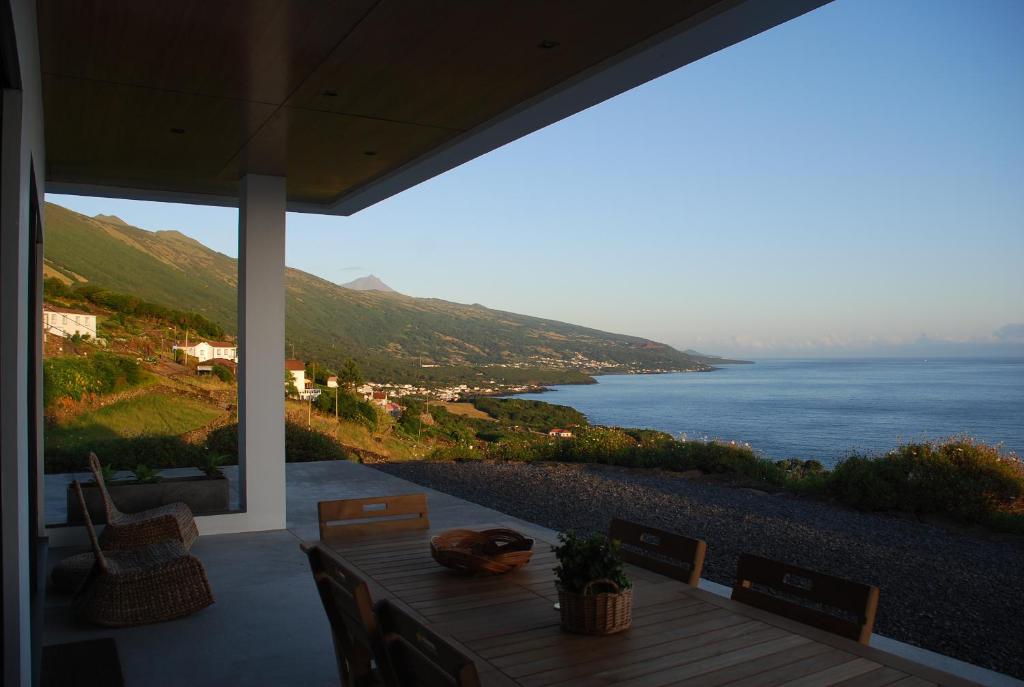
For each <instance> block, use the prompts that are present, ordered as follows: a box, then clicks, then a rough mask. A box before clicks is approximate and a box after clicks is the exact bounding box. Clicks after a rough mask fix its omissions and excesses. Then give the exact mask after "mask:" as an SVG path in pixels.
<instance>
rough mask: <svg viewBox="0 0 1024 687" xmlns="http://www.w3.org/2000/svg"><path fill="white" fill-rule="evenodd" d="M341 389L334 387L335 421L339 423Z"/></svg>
mask: <svg viewBox="0 0 1024 687" xmlns="http://www.w3.org/2000/svg"><path fill="white" fill-rule="evenodd" d="M339 388H340V387H338V386H336V387H334V421H335V422H337V421H338V389H339Z"/></svg>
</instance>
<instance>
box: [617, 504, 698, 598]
mask: <svg viewBox="0 0 1024 687" xmlns="http://www.w3.org/2000/svg"><path fill="white" fill-rule="evenodd" d="M608 536H609V537H610V538H611V539H615V540H617V541H619V543H620V546H621V552H622V559H623V560H624V561H626V562H627V563H632V564H633V565H637V566H640V567H641V568H646V569H647V570H650V571H651V572H656V573H658V574H659V575H664V576H666V577H671V578H672V579H675V580H679V581H680V582H685V583H687V584H688V585H690V586H691V587H696V586H697V583H698V582H700V573H701V571H702V570H703V569H704V556H705V554H706V553H707V549H708V545H707V543H705V542H704V541H703V540H701V539H691V538H690V537H684V536H683V535H681V534H675V533H673V532H666V531H664V530H659V529H657V528H655V527H647V526H645V525H638V524H637V523H635V522H629V521H628V520H620V519H619V518H615V519H614V520H612V524H611V527H609V532H608Z"/></svg>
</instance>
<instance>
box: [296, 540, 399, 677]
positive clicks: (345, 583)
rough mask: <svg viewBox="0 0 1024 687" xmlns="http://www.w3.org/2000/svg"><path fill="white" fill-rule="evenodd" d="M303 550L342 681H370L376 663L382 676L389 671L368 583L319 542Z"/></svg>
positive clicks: (308, 545) (303, 546)
mask: <svg viewBox="0 0 1024 687" xmlns="http://www.w3.org/2000/svg"><path fill="white" fill-rule="evenodd" d="M302 550H303V551H304V552H305V554H306V556H307V557H308V558H309V567H310V569H311V570H312V572H313V580H314V582H316V588H317V591H318V592H319V593H320V601H321V602H322V603H323V606H324V611H325V612H326V613H327V620H328V622H329V623H330V624H331V636H332V638H333V640H334V654H335V658H336V659H337V661H338V673H339V674H340V676H341V682H342V684H345V685H351V684H356V685H359V684H365V683H366V682H368V681H370V679H371V676H372V674H373V663H374V662H376V664H377V667H378V669H379V670H380V672H381V674H382V675H385V674H389V670H390V669H389V666H388V664H387V654H386V653H385V652H384V644H383V640H382V637H381V634H380V627H379V626H378V624H377V617H376V616H375V615H374V612H373V602H372V600H371V598H370V588H369V587H368V586H367V584H366V582H365V581H364V580H363V579H362V578H361V577H359V576H358V575H356V574H355V573H354V572H352V571H351V570H350V569H349V567H348V566H346V565H345V562H344V560H343V559H342V558H341V557H340V556H338V555H337V554H336V553H334V552H333V551H331V550H330V549H328V548H326V547H323V546H320V545H319V544H313V545H310V544H302Z"/></svg>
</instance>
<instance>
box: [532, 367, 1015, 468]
mask: <svg viewBox="0 0 1024 687" xmlns="http://www.w3.org/2000/svg"><path fill="white" fill-rule="evenodd" d="M597 381H598V383H597V384H592V385H586V386H573V385H568V386H555V387H552V391H550V392H547V393H539V394H525V395H522V396H519V398H534V399H538V400H541V401H547V402H548V403H560V404H563V405H569V406H572V407H574V408H576V409H578V410H580V411H581V412H583V413H584V414H586V416H587V417H588V419H589V420H590V421H591V422H592V423H595V424H601V425H618V426H620V427H645V428H650V429H658V430H662V431H665V432H670V433H672V434H674V435H679V434H681V433H682V434H685V435H686V437H688V438H690V439H721V440H726V441H736V442H737V443H749V444H750V445H751V447H753V448H754V449H755V450H756V451H758V452H759V453H760V454H762V455H764V456H766V457H769V458H773V459H781V458H804V459H809V458H816V459H818V460H820V461H822V462H823V463H825V464H826V465H832V464H834V463H835V462H836V461H837V460H838V459H840V458H842V457H844V456H846V455H849V454H850V453H852V452H868V453H881V452H885V451H888V450H889V449H892V448H894V447H896V446H897V445H899V444H900V443H904V442H908V441H918V440H922V439H943V438H945V437H949V436H952V435H959V434H966V435H969V436H971V437H974V438H976V439H979V440H982V441H985V442H989V443H997V444H1002V445H1003V447H1004V449H1005V450H1007V451H1012V452H1015V453H1016V454H1017V455H1018V456H1024V358H1012V359H1011V358H967V359H964V358H947V359H927V360H925V359H879V358H873V359H841V360H760V361H757V362H755V364H753V365H725V366H722V367H721V368H720V369H718V370H715V371H713V372H691V373H679V374H664V375H606V376H601V377H598V378H597Z"/></svg>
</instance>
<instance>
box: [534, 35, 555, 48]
mask: <svg viewBox="0 0 1024 687" xmlns="http://www.w3.org/2000/svg"><path fill="white" fill-rule="evenodd" d="M558 45H559V43H558V41H552V40H548V39H546V38H545V39H544V40H542V41H541V42H540V43H538V44H537V47H538V48H543V49H544V50H551V48H557V47H558Z"/></svg>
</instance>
